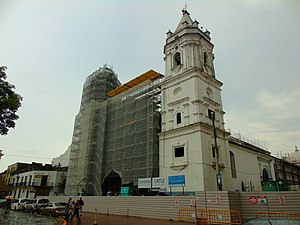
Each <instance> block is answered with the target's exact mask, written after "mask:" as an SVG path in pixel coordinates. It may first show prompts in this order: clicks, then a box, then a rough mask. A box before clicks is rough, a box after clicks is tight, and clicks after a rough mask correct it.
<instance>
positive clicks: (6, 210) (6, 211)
mask: <svg viewBox="0 0 300 225" xmlns="http://www.w3.org/2000/svg"><path fill="white" fill-rule="evenodd" d="M10 207H11V198H8V199H6V209H5V214H6V213H8V212H9V210H10Z"/></svg>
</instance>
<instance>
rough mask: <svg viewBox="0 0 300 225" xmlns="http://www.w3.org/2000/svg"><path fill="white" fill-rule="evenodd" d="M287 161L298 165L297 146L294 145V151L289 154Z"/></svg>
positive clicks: (298, 154) (299, 157)
mask: <svg viewBox="0 0 300 225" xmlns="http://www.w3.org/2000/svg"><path fill="white" fill-rule="evenodd" d="M289 161H290V162H291V163H295V164H297V165H300V151H299V149H298V148H297V146H295V151H294V152H293V153H291V154H290V155H289Z"/></svg>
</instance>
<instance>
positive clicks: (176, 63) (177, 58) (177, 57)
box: [174, 52, 181, 66]
mask: <svg viewBox="0 0 300 225" xmlns="http://www.w3.org/2000/svg"><path fill="white" fill-rule="evenodd" d="M179 65H181V56H180V53H179V52H176V53H175V55H174V66H179Z"/></svg>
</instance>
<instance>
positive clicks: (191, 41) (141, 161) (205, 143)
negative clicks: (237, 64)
mask: <svg viewBox="0 0 300 225" xmlns="http://www.w3.org/2000/svg"><path fill="white" fill-rule="evenodd" d="M182 13H183V14H182V18H181V20H180V22H179V24H178V26H177V28H176V29H175V31H174V32H171V31H169V32H168V33H167V38H166V43H165V46H164V55H165V57H164V61H165V75H161V74H159V73H157V72H155V71H153V70H150V71H148V72H146V73H144V74H142V75H140V76H138V77H136V78H134V79H133V80H131V81H129V82H127V83H126V84H123V85H121V83H120V81H119V80H118V78H117V75H116V73H115V72H114V71H113V70H112V68H109V67H108V66H104V67H103V68H100V69H99V70H97V71H96V72H94V73H93V74H91V75H90V76H89V77H88V78H87V80H86V82H85V84H84V87H83V95H82V102H81V107H80V111H79V113H78V115H77V117H76V119H75V125H74V132H73V140H72V144H71V146H70V149H71V153H70V160H69V171H68V177H67V182H66V189H65V194H76V193H79V192H84V193H86V194H90V195H105V194H106V192H109V191H112V192H113V193H116V194H118V192H119V190H120V188H121V186H124V185H127V186H132V187H133V188H135V189H136V190H138V181H139V179H142V178H143V179H145V178H147V179H148V178H149V179H152V178H162V179H165V180H166V183H165V188H164V190H165V191H166V192H168V191H169V190H170V191H171V188H172V190H173V191H175V192H180V191H181V190H182V188H184V189H185V191H186V192H191V193H194V192H196V191H204V190H207V191H217V190H219V191H220V190H234V191H261V190H264V187H263V186H262V185H263V184H264V183H263V182H275V183H276V182H277V181H278V180H283V179H286V180H287V178H286V177H285V178H284V175H283V174H281V173H278V171H276V168H277V166H276V165H279V164H278V159H276V158H275V157H273V156H271V154H270V152H269V151H266V150H264V149H262V148H260V147H257V146H255V145H253V144H249V143H247V142H245V141H243V140H241V139H240V138H236V137H233V136H231V134H230V132H228V131H226V130H225V127H224V125H225V123H224V114H225V112H224V110H223V106H222V95H221V87H222V82H221V81H219V80H218V79H217V76H216V74H215V69H214V53H213V48H214V45H213V44H212V42H211V37H210V32H209V31H207V30H206V31H203V30H202V29H200V28H199V26H198V25H199V23H198V22H197V21H196V20H194V21H193V20H192V19H191V17H190V14H189V13H188V12H187V10H183V11H182ZM280 165H281V164H280ZM290 166H291V165H290ZM292 167H293V168H292V169H291V170H292V171H293V172H292V174H293V175H292V176H291V177H290V178H289V179H290V183H295V184H299V183H300V168H299V166H292ZM175 178H180V179H183V180H180V182H178V180H177V181H176V182H178V183H173V184H171V181H172V182H173V181H174V179H175ZM172 179H173V180H172ZM267 185H269V183H268V184H267ZM169 188H170V189H169Z"/></svg>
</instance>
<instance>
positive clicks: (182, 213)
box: [178, 208, 197, 223]
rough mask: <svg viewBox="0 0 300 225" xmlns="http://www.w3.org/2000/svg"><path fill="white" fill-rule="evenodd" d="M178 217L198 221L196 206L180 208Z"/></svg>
mask: <svg viewBox="0 0 300 225" xmlns="http://www.w3.org/2000/svg"><path fill="white" fill-rule="evenodd" d="M178 219H179V221H186V222H194V223H196V222H197V220H196V209H195V208H186V209H179V215H178Z"/></svg>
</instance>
